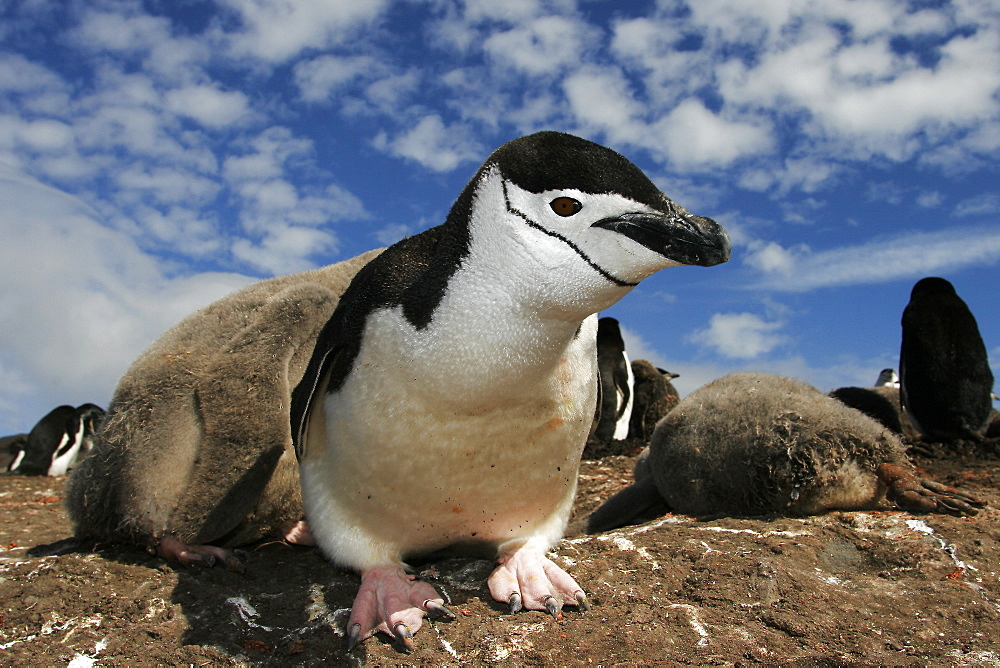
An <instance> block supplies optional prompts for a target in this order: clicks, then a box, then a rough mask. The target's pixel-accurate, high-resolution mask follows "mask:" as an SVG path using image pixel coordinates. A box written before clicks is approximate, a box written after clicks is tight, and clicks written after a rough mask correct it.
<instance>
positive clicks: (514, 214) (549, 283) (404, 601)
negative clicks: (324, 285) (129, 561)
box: [292, 132, 730, 647]
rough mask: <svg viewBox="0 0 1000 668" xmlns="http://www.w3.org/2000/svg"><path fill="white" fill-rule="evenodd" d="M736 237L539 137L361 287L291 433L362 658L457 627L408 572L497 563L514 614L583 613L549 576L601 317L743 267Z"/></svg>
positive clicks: (318, 365)
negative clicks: (639, 296)
mask: <svg viewBox="0 0 1000 668" xmlns="http://www.w3.org/2000/svg"><path fill="white" fill-rule="evenodd" d="M729 252H730V246H729V241H728V238H727V236H726V234H725V232H724V230H723V229H722V228H721V227H720V226H719V225H718V224H716V223H715V222H714V221H711V220H709V219H707V218H701V217H698V216H693V215H691V214H689V213H688V212H687V211H685V210H684V209H683V208H681V207H680V206H678V205H677V204H675V203H673V202H672V201H670V200H669V199H667V198H666V197H665V196H664V195H663V194H662V193H661V192H660V191H659V190H658V189H657V188H656V186H655V185H653V183H652V182H651V181H650V180H649V179H648V178H647V177H646V176H645V175H644V174H643V173H642V172H641V171H640V170H639V169H638V168H637V167H636V166H635V165H633V164H632V163H631V162H629V161H628V160H626V159H625V158H624V157H622V156H621V155H619V154H618V153H615V152H614V151H612V150H610V149H607V148H605V147H603V146H600V145H598V144H594V143H593V142H589V141H586V140H584V139H580V138H578V137H574V136H572V135H566V134H562V133H556V132H541V133H537V134H533V135H529V136H527V137H522V138H520V139H516V140H514V141H511V142H509V143H507V144H504V145H503V146H501V147H500V148H498V149H497V150H496V151H495V152H494V153H493V154H492V155H490V157H489V158H488V159H487V160H486V162H485V163H484V164H483V165H482V167H481V168H480V169H479V171H478V172H477V173H476V174H475V176H474V177H473V178H472V180H471V181H470V182H469V184H468V185H467V186H466V188H465V190H463V192H462V193H461V194H460V195H459V197H458V199H457V201H456V202H455V204H454V206H453V207H452V209H451V211H450V213H449V214H448V217H447V219H446V220H445V222H444V223H443V224H442V225H439V226H438V227H434V228H431V229H430V230H427V231H426V232H423V233H421V234H418V235H416V236H413V237H409V238H408V239H405V240H403V241H401V242H399V243H398V244H396V245H394V246H392V247H390V248H389V249H387V250H386V251H385V252H384V253H383V254H382V255H380V256H379V257H378V258H376V259H375V260H373V261H372V262H371V263H370V264H368V265H367V266H366V267H365V268H364V269H362V270H361V271H360V272H359V273H358V275H357V277H355V279H354V281H353V282H352V283H351V286H350V288H348V290H347V291H346V292H345V293H344V296H343V298H342V299H341V301H340V304H339V305H338V306H337V310H336V311H335V312H334V314H333V316H332V317H331V318H330V321H329V323H327V326H326V327H325V328H324V330H323V332H322V333H321V334H320V337H319V341H318V343H317V346H316V350H315V354H314V356H313V359H312V361H311V362H310V364H309V369H308V370H307V372H306V375H305V377H304V378H303V381H302V383H300V385H299V387H298V388H297V389H296V394H295V396H294V402H293V411H292V413H293V420H294V423H295V424H296V425H297V431H296V434H297V436H296V439H297V448H298V451H299V457H300V462H301V464H300V470H301V473H302V492H303V501H304V504H305V507H306V515H307V517H308V521H309V525H310V528H311V530H312V533H313V535H314V536H315V538H316V540H317V542H318V544H319V545H320V547H321V548H322V550H323V551H324V553H325V554H326V555H327V556H328V557H329V558H330V559H332V560H333V561H335V562H336V563H338V564H340V565H342V566H345V567H349V568H352V569H355V570H357V571H359V572H360V573H361V588H360V590H359V593H358V595H357V597H356V598H355V601H354V605H353V608H352V611H351V616H350V618H349V620H348V622H347V636H348V646H349V647H353V646H354V645H355V644H356V643H357V642H359V641H360V640H362V639H364V638H366V637H368V636H370V635H372V634H373V633H375V632H382V633H385V634H387V635H389V636H391V637H393V638H395V639H397V640H398V641H399V642H400V643H402V644H403V645H404V646H405V647H411V646H412V636H413V633H414V632H415V631H416V630H417V629H418V628H419V627H420V626H421V624H422V619H423V617H424V616H425V615H427V614H429V613H431V614H444V615H449V614H450V613H448V612H446V609H445V608H444V607H443V601H442V599H441V598H440V596H439V595H438V594H437V593H436V592H435V591H434V589H433V588H432V587H431V586H430V585H429V584H427V583H426V582H420V581H416V580H414V578H413V576H411V575H408V574H407V571H406V570H405V566H404V559H407V558H409V557H413V556H416V555H420V554H427V553H432V552H435V551H438V550H440V549H443V548H463V549H476V550H479V551H482V552H483V553H485V554H490V555H492V556H493V557H494V558H496V560H497V562H498V565H497V567H496V569H495V570H494V571H493V573H492V574H491V575H490V576H489V579H488V582H487V584H488V587H489V590H490V593H491V595H492V596H493V598H495V599H497V600H499V601H503V602H505V603H508V604H509V605H510V608H511V610H512V612H516V611H518V610H520V609H521V608H522V607H523V608H528V609H531V610H544V611H548V612H549V613H550V614H552V615H554V616H556V615H558V614H559V611H560V609H561V608H562V606H563V605H564V604H570V605H578V606H580V607H586V596H585V594H584V592H583V589H582V588H581V587H580V586H579V585H578V584H577V583H576V582H575V581H574V580H573V578H572V577H570V576H569V575H568V574H567V573H566V572H565V571H563V570H562V568H560V567H559V566H558V565H556V564H555V563H553V562H552V561H550V560H549V559H548V558H547V557H546V552H547V550H549V549H550V548H551V547H552V546H553V545H554V544H555V543H556V542H557V541H558V540H559V539H560V538H561V536H562V535H563V531H564V529H565V527H566V523H567V520H568V518H569V514H570V511H571V508H572V502H573V497H574V494H575V491H576V481H577V475H578V468H579V461H580V453H581V450H582V449H583V447H584V443H585V441H586V439H587V435H588V433H589V431H590V428H591V425H592V423H593V416H594V410H595V406H596V402H597V393H598V385H597V365H598V355H597V329H598V324H597V316H596V315H595V314H596V313H598V312H599V311H601V310H603V309H606V308H608V307H609V306H611V305H612V304H614V303H615V302H616V301H618V300H619V299H621V298H622V297H623V296H624V295H625V294H627V293H628V292H629V291H630V290H632V288H634V287H635V286H636V285H637V284H638V283H639V281H641V280H642V279H643V278H645V277H647V276H649V275H650V274H652V273H654V272H655V271H657V270H659V269H663V268H665V267H670V266H676V265H680V264H697V265H702V266H710V265H714V264H717V263H720V262H724V261H726V260H727V259H728V257H729Z"/></svg>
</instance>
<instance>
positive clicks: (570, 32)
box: [483, 16, 600, 76]
mask: <svg viewBox="0 0 1000 668" xmlns="http://www.w3.org/2000/svg"><path fill="white" fill-rule="evenodd" d="M599 39H600V33H598V32H597V31H596V30H595V29H594V28H593V27H591V26H589V25H587V24H586V23H583V22H582V21H577V20H573V19H569V18H566V17H562V16H544V17H542V18H539V19H536V20H534V21H531V22H530V23H526V24H522V25H519V26H517V27H516V28H512V29H510V30H507V31H505V32H497V33H494V34H492V35H490V36H489V37H488V38H487V39H486V40H485V41H484V42H483V50H484V51H485V52H486V53H487V54H489V55H490V56H491V57H492V58H493V59H494V60H495V61H496V62H497V63H499V64H500V65H501V66H509V67H511V68H514V69H515V70H518V71H521V72H523V73H525V74H529V75H533V76H540V75H551V74H556V73H558V72H560V71H562V70H563V69H564V68H566V67H567V66H569V65H573V64H576V63H579V62H580V59H581V58H580V56H581V54H582V53H585V52H586V51H587V50H588V48H590V47H591V46H592V45H593V44H596V43H598V41H599Z"/></svg>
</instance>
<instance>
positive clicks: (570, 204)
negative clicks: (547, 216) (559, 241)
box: [549, 197, 583, 218]
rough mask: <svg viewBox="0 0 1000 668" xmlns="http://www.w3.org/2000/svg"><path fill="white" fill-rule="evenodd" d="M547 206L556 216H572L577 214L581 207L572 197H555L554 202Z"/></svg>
mask: <svg viewBox="0 0 1000 668" xmlns="http://www.w3.org/2000/svg"><path fill="white" fill-rule="evenodd" d="M549 206H551V207H552V210H553V211H555V212H556V215H557V216H562V217H564V218H565V217H566V216H572V215H573V214H575V213H579V212H580V209H582V208H583V205H582V204H580V203H579V202H577V201H576V200H575V199H573V198H572V197H556V198H555V199H554V200H552V201H551V202H549Z"/></svg>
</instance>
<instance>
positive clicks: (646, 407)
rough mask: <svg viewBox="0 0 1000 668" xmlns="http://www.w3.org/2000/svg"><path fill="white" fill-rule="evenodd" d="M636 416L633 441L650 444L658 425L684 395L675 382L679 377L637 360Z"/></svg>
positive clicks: (631, 424)
mask: <svg viewBox="0 0 1000 668" xmlns="http://www.w3.org/2000/svg"><path fill="white" fill-rule="evenodd" d="M632 375H633V377H634V378H635V383H634V387H633V392H632V394H633V396H634V397H635V399H634V403H633V404H632V417H631V418H630V420H629V428H628V436H629V439H631V440H634V441H637V442H640V443H648V442H649V437H650V436H652V435H653V429H655V428H656V423H657V422H659V421H660V419H661V418H662V417H663V416H664V415H666V414H667V413H669V412H670V411H671V409H672V408H673V407H674V406H676V405H677V404H678V402H680V400H681V399H680V395H679V394H678V393H677V390H676V388H674V386H673V383H671V382H670V381H672V380H673V379H674V378H678V377H679V374H676V373H670V372H669V371H664V370H663V369H660V368H658V367H656V366H653V363H652V362H650V361H649V360H633V361H632Z"/></svg>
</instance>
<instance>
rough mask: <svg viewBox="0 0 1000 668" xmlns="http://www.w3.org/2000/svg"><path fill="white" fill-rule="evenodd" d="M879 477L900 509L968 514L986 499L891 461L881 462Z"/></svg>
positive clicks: (982, 505)
mask: <svg viewBox="0 0 1000 668" xmlns="http://www.w3.org/2000/svg"><path fill="white" fill-rule="evenodd" d="M877 473H878V477H879V479H880V480H881V481H882V482H883V483H885V485H886V486H888V488H889V491H888V493H887V496H888V498H889V500H890V501H892V502H893V503H894V504H896V506H897V507H898V508H899V509H901V510H908V511H910V512H917V513H946V514H949V515H958V516H972V515H975V514H977V513H978V512H979V510H978V508H982V507H984V506H986V502H985V501H983V500H981V499H977V498H976V497H974V496H972V495H970V494H966V493H965V492H960V491H959V490H957V489H955V488H953V487H948V486H947V485H942V484H941V483H937V482H934V481H932V480H924V479H922V478H919V477H917V476H916V475H914V474H913V473H911V472H910V471H907V470H906V469H904V468H903V467H901V466H897V465H895V464H881V465H879V467H878V471H877Z"/></svg>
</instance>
